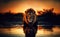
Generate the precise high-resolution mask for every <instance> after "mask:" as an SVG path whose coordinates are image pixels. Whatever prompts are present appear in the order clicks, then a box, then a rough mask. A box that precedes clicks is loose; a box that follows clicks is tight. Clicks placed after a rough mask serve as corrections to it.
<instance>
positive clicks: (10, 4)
mask: <svg viewBox="0 0 60 37" xmlns="http://www.w3.org/2000/svg"><path fill="white" fill-rule="evenodd" d="M28 8H33V9H34V10H35V11H39V10H43V9H50V8H54V12H56V13H60V1H59V0H0V12H7V11H9V10H11V12H14V13H16V12H24V11H25V10H26V9H28Z"/></svg>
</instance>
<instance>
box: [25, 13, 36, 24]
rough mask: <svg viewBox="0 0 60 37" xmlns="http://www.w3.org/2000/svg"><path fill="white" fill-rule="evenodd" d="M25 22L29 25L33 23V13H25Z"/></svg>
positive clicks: (34, 16)
mask: <svg viewBox="0 0 60 37" xmlns="http://www.w3.org/2000/svg"><path fill="white" fill-rule="evenodd" d="M26 20H27V21H28V22H30V23H33V22H35V20H36V15H35V14H34V13H27V14H26Z"/></svg>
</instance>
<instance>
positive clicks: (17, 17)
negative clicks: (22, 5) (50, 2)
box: [0, 12, 23, 27]
mask: <svg viewBox="0 0 60 37" xmlns="http://www.w3.org/2000/svg"><path fill="white" fill-rule="evenodd" d="M22 18H23V13H16V14H13V13H11V12H6V13H4V14H1V13H0V25H3V26H8V27H9V26H11V24H10V23H14V22H15V24H16V22H22V21H23V19H22Z"/></svg>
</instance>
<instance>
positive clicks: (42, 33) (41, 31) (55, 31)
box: [0, 27, 60, 37]
mask: <svg viewBox="0 0 60 37" xmlns="http://www.w3.org/2000/svg"><path fill="white" fill-rule="evenodd" d="M52 29H53V32H51V31H48V30H47V29H38V31H37V34H36V37H43V36H44V37H48V36H50V37H51V35H57V34H58V35H60V28H58V27H54V28H52ZM2 33H3V34H14V35H19V36H20V37H24V36H25V35H24V32H23V28H22V27H13V28H0V34H2Z"/></svg>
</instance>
